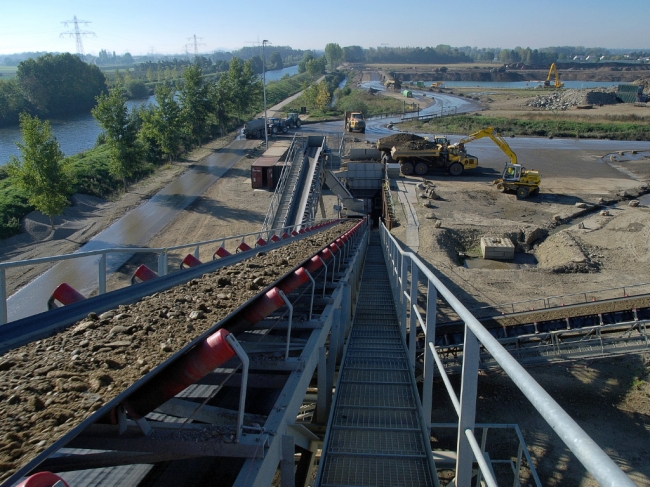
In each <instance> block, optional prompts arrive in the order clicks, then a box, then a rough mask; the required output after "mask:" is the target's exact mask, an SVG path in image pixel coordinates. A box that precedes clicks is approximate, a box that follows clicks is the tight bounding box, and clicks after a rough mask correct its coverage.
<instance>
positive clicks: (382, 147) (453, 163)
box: [377, 134, 478, 176]
mask: <svg viewBox="0 0 650 487" xmlns="http://www.w3.org/2000/svg"><path fill="white" fill-rule="evenodd" d="M377 149H378V150H379V151H380V153H381V160H382V162H384V163H385V164H390V163H399V166H400V171H401V172H402V174H404V175H405V176H408V175H411V174H413V173H415V174H417V175H420V176H421V175H424V174H426V173H427V172H428V171H429V169H432V168H443V169H446V170H447V172H449V174H451V175H452V176H460V175H461V174H463V172H464V171H465V170H466V169H474V168H476V167H478V158H477V157H475V156H472V155H469V154H467V152H466V151H465V148H464V147H460V148H459V147H457V146H453V145H450V144H449V140H448V139H447V137H444V136H438V135H436V136H433V137H431V138H425V137H420V136H419V135H415V134H396V135H391V136H388V137H382V138H381V139H379V140H378V141H377Z"/></svg>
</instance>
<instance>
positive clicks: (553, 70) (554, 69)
mask: <svg viewBox="0 0 650 487" xmlns="http://www.w3.org/2000/svg"><path fill="white" fill-rule="evenodd" d="M553 73H555V84H554V85H553V87H554V88H562V87H563V86H564V83H560V74H559V73H558V72H557V67H556V66H555V63H553V64H551V69H549V70H548V76H547V77H546V81H544V86H551V76H552V75H553Z"/></svg>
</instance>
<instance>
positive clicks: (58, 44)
mask: <svg viewBox="0 0 650 487" xmlns="http://www.w3.org/2000/svg"><path fill="white" fill-rule="evenodd" d="M0 12H1V14H0V55H2V54H10V53H16V52H24V51H58V52H65V51H69V52H75V50H76V44H75V39H74V38H69V37H66V38H60V34H61V33H62V32H66V31H71V30H73V26H72V25H71V24H69V25H68V27H67V28H66V27H65V26H64V25H63V24H62V23H61V22H62V21H66V20H71V19H72V18H73V16H76V17H77V18H78V19H79V20H88V21H90V22H91V23H90V24H88V25H80V28H81V30H86V31H92V32H94V33H95V34H96V37H91V36H88V37H84V38H83V44H84V50H85V52H86V53H92V54H97V53H98V52H99V50H100V49H107V50H108V51H115V52H116V53H117V54H123V53H124V52H130V53H131V54H134V55H138V54H146V53H148V52H151V51H152V50H153V51H154V52H156V53H162V54H174V53H182V52H184V51H185V45H186V44H191V43H192V42H193V41H191V40H190V38H192V36H194V35H196V36H197V38H198V42H199V46H198V48H199V52H202V53H209V52H213V51H215V50H218V49H239V48H241V47H244V46H252V45H255V44H257V43H259V42H261V41H262V40H263V39H268V40H269V41H270V42H271V43H272V44H275V45H282V46H287V45H288V46H291V47H293V48H295V49H323V48H324V47H325V45H326V44H327V43H328V42H336V43H338V44H339V45H341V46H349V45H360V46H362V47H378V46H382V45H388V46H402V47H406V46H411V47H415V46H420V47H425V46H436V45H438V44H449V45H451V46H477V47H502V48H514V47H516V46H521V47H531V48H538V47H548V46H565V45H572V46H575V45H580V46H586V47H607V48H639V49H650V29H649V28H648V27H647V18H648V14H649V13H650V3H648V0H619V1H618V2H612V1H611V0H609V1H605V0H590V1H585V0H562V1H560V0H518V1H515V0H491V1H485V0H483V1H478V0H465V1H463V2H454V1H446V2H440V1H435V0H429V1H425V0H409V1H408V2H399V1H397V0H374V1H367V0H357V1H343V0H325V1H319V2H316V1H313V0H301V1H300V0H279V1H278V0H265V1H260V0H211V1H202V2H199V1H192V0H186V1H183V2H181V1H178V0H156V1H153V0H129V1H126V0H102V1H98V0H84V1H80V0H54V1H53V0H22V1H20V0H19V1H16V0H0ZM189 50H190V52H192V51H193V46H192V47H190V48H189Z"/></svg>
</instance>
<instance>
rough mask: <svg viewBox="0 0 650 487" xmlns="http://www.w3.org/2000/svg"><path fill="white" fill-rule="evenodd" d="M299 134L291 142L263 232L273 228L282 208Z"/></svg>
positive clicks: (265, 218) (267, 212)
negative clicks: (277, 214)
mask: <svg viewBox="0 0 650 487" xmlns="http://www.w3.org/2000/svg"><path fill="white" fill-rule="evenodd" d="M298 140H300V139H299V138H298V134H297V133H296V134H294V136H293V139H292V140H291V145H290V146H289V150H288V151H287V156H286V158H285V165H284V167H283V168H282V172H281V173H280V179H279V180H278V184H277V185H276V187H275V191H274V192H273V196H272V197H271V203H270V204H269V209H268V210H267V211H266V216H265V217H264V223H263V224H262V230H266V229H268V228H269V227H271V226H273V220H275V216H276V212H277V211H278V208H279V206H280V199H281V198H282V194H283V193H284V188H285V186H286V184H287V179H288V178H289V173H290V172H291V166H292V165H293V156H294V154H295V152H296V149H297V146H298Z"/></svg>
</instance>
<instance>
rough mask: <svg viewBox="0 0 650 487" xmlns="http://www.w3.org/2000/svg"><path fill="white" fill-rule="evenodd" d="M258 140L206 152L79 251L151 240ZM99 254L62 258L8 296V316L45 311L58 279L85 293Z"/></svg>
mask: <svg viewBox="0 0 650 487" xmlns="http://www.w3.org/2000/svg"><path fill="white" fill-rule="evenodd" d="M256 144H257V142H256V141H246V140H237V141H235V142H233V143H232V144H230V145H229V146H228V147H226V148H224V149H221V150H220V151H219V152H216V153H214V154H212V155H211V156H209V157H207V158H206V159H204V160H203V161H201V162H200V163H198V164H197V165H196V166H194V167H193V168H192V169H190V170H188V171H186V172H185V173H184V174H183V175H182V176H181V177H179V178H178V179H177V180H175V181H174V182H172V183H171V184H169V185H168V186H167V187H165V188H164V189H162V190H161V191H160V192H158V193H157V194H156V195H155V196H153V197H152V198H151V199H150V200H149V201H147V202H146V203H145V204H143V205H141V206H139V207H138V208H136V209H135V210H133V211H130V212H129V213H127V214H126V215H124V216H123V217H122V218H120V219H119V220H117V221H116V222H115V223H113V225H111V226H110V227H109V228H107V229H106V230H104V231H103V232H101V233H99V234H97V235H96V236H95V237H94V238H92V239H91V240H90V241H89V242H88V243H87V244H86V245H84V246H83V247H82V248H80V249H79V251H78V252H87V251H90V250H98V249H105V248H110V247H146V246H147V244H148V242H149V240H150V239H151V238H152V237H153V236H154V235H156V234H157V233H158V232H160V231H161V230H162V229H163V228H164V227H165V226H166V225H167V224H168V223H169V222H171V221H172V220H173V219H174V218H175V217H176V216H177V215H178V214H179V213H180V212H181V210H183V209H184V208H187V207H188V206H189V205H190V204H191V203H192V202H194V200H196V198H197V197H199V196H200V195H202V194H203V193H204V192H205V191H206V190H207V189H208V188H209V187H210V186H211V185H212V184H214V182H215V181H217V180H218V179H219V178H220V177H221V176H223V175H224V174H225V173H226V171H228V169H230V168H231V167H232V166H234V165H235V163H236V162H237V161H238V160H239V159H241V157H243V156H244V155H245V154H246V151H247V150H248V149H249V148H251V147H253V146H254V145H256ZM131 256H132V254H128V253H125V254H119V255H116V256H115V258H111V259H109V261H108V269H107V270H108V272H110V271H112V270H116V269H118V268H119V267H120V266H121V265H122V264H124V263H125V262H126V261H127V260H129V258H131ZM98 260H99V258H98V257H85V258H82V259H75V260H70V261H63V262H61V263H59V264H57V265H56V266H54V267H53V268H51V269H50V270H49V271H47V272H45V273H44V274H42V275H41V276H40V277H38V278H37V279H35V280H34V281H32V282H31V283H30V284H28V285H27V286H25V287H24V288H22V289H20V290H19V291H18V292H16V293H15V294H14V295H12V296H11V297H10V298H9V299H8V301H7V304H8V321H14V320H17V319H20V318H24V317H26V316H31V315H34V314H37V313H40V312H42V311H46V310H47V300H48V298H49V297H50V296H51V294H52V292H53V291H54V289H55V288H56V287H57V286H58V285H59V284H61V283H62V282H67V283H68V284H70V285H71V286H72V287H73V288H75V289H77V290H78V291H80V292H81V293H82V294H84V295H86V296H88V295H89V294H91V293H92V292H93V291H95V290H96V289H97V287H98V284H97V262H98Z"/></svg>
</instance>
